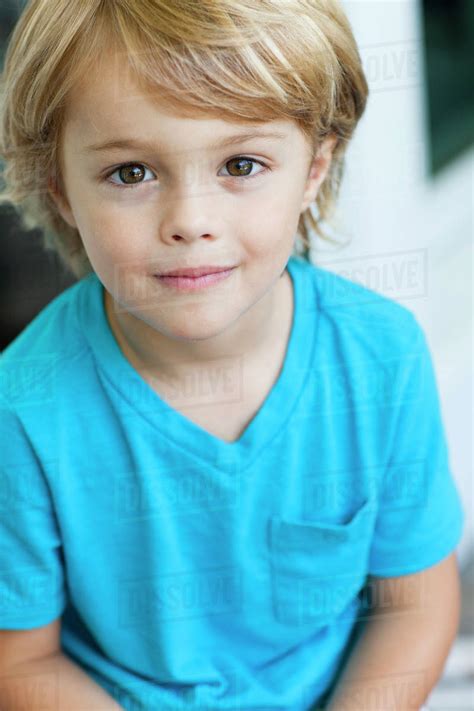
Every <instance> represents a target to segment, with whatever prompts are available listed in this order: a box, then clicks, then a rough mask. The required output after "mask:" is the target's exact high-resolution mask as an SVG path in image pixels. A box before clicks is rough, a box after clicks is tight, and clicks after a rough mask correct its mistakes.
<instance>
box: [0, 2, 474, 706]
mask: <svg viewBox="0 0 474 711" xmlns="http://www.w3.org/2000/svg"><path fill="white" fill-rule="evenodd" d="M24 4H25V3H24V2H23V1H22V0H0V67H1V65H2V60H3V55H4V50H5V44H6V42H7V40H8V37H9V35H10V33H11V30H12V29H13V26H14V23H15V21H16V19H17V17H18V15H19V13H20V12H21V9H22V7H23V6H24ZM342 5H343V7H344V9H345V11H346V13H347V15H348V18H349V20H350V22H351V24H352V27H353V31H354V35H355V37H356V40H357V42H358V45H359V49H360V54H361V58H362V62H363V66H364V70H365V73H366V76H367V80H368V83H369V88H370V96H369V103H368V106H367V110H366V113H365V114H364V116H363V118H362V120H361V122H360V124H359V126H358V128H357V131H356V134H355V137H354V139H353V141H352V143H351V144H350V146H349V149H348V153H347V164H346V172H345V177H344V181H343V185H342V189H341V196H340V202H339V207H338V210H337V214H336V219H335V222H334V224H333V226H331V227H329V226H328V229H327V231H328V232H329V233H330V234H331V235H332V236H333V237H334V238H335V239H337V240H338V241H339V242H340V245H341V246H340V247H335V246H333V245H329V244H328V243H322V242H321V241H320V240H317V241H315V243H314V247H313V250H312V254H311V257H312V260H313V262H314V263H317V264H318V265H320V266H322V267H324V268H326V269H328V270H331V271H333V272H335V273H338V274H341V275H342V276H345V277H346V278H349V279H351V280H353V281H356V282H359V283H361V284H363V285H365V286H367V287H369V288H371V289H373V290H375V291H377V292H380V293H382V294H384V295H386V296H388V297H389V298H391V299H394V300H396V301H398V302H400V303H402V304H403V305H405V306H406V307H407V308H409V309H410V310H411V311H413V312H414V314H415V315H416V317H417V319H418V320H419V322H420V324H421V325H422V327H423V329H424V332H425V333H426V336H427V339H428V342H429V344H430V347H431V352H432V356H433V362H434V366H435V370H436V375H437V381H438V388H439V394H440V399H441V404H442V411H443V419H444V423H445V428H446V434H447V438H448V444H449V450H450V462H451V469H452V472H453V476H454V478H455V480H456V483H457V486H458V489H459V491H460V494H461V497H462V499H463V504H464V509H465V512H466V527H465V531H464V535H463V539H462V540H461V542H460V545H459V547H458V549H457V555H458V561H459V566H460V570H461V577H462V585H463V590H462V597H463V610H462V619H461V625H460V630H459V635H458V638H457V640H456V643H455V645H454V646H453V649H452V651H451V653H450V656H449V658H448V661H447V664H446V666H445V669H444V672H443V676H442V678H441V679H440V682H439V683H438V685H437V686H436V688H435V689H434V690H433V692H432V694H431V696H430V698H429V699H428V701H427V704H426V706H425V707H424V708H425V709H429V710H430V711H435V710H438V709H439V711H448V710H451V711H457V710H459V711H461V710H463V711H464V710H465V709H466V710H467V709H470V710H472V709H473V708H474V645H473V640H474V550H473V548H474V547H473V516H472V512H473V510H474V507H473V487H472V470H473V466H472V465H473V454H472V431H473V422H472V412H473V408H472V395H473V383H472V371H473V368H472V303H473V293H472V235H473V223H472V218H473V202H474V200H473V184H474V181H473V165H474V163H473V153H474V81H473V77H474V72H473V69H474V66H473V65H474V54H473V51H472V48H473V45H474V0H402V1H400V0H370V1H366V0H342ZM0 168H1V164H0ZM0 239H1V249H0V296H1V299H0V304H1V307H0V309H1V310H0V350H3V349H4V348H5V347H6V346H7V345H8V344H9V343H10V342H11V341H12V340H13V339H14V338H15V337H16V335H18V334H19V333H20V331H22V330H23V328H24V327H25V326H26V325H27V324H28V323H29V322H30V321H31V320H32V319H33V318H34V317H35V315H36V314H37V313H38V312H39V311H40V310H41V309H42V308H43V307H44V306H45V305H46V304H47V303H49V302H50V301H51V300H52V299H53V298H54V297H55V296H56V295H57V294H59V293H61V292H62V291H63V290H64V289H65V288H67V287H68V286H69V285H71V284H73V283H74V282H75V278H74V277H73V275H72V274H71V273H69V272H68V271H67V270H66V269H65V268H64V267H63V266H62V265H61V263H60V262H59V260H58V258H57V257H56V256H55V255H54V254H53V253H50V252H46V251H44V250H43V248H42V242H41V234H40V233H38V232H29V233H26V234H25V233H22V231H21V230H20V228H19V226H18V223H17V218H16V216H15V213H14V212H13V211H11V210H9V209H8V208H0ZM448 604H449V603H448Z"/></svg>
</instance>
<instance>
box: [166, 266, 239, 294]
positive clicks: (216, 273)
mask: <svg viewBox="0 0 474 711" xmlns="http://www.w3.org/2000/svg"><path fill="white" fill-rule="evenodd" d="M234 269H235V267H211V266H205V267H196V268H194V269H176V270H175V271H172V272H166V273H165V274H156V275H155V276H156V277H157V278H158V279H159V280H160V282H161V283H162V284H164V285H166V286H170V287H172V288H173V289H178V290H179V291H198V290H199V289H204V288H206V287H208V286H211V285H213V284H217V283H218V282H220V281H223V280H224V279H227V277H228V276H229V275H230V274H232V272H233V271H234Z"/></svg>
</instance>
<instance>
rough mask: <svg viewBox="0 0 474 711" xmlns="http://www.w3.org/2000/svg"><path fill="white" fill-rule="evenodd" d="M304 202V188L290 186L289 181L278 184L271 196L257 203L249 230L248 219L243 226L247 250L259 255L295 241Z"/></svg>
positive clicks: (284, 246)
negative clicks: (247, 227)
mask: <svg viewBox="0 0 474 711" xmlns="http://www.w3.org/2000/svg"><path fill="white" fill-rule="evenodd" d="M301 203H302V190H300V189H299V186H297V188H296V189H295V187H294V186H290V188H289V186H288V184H287V183H285V184H284V185H277V186H276V189H275V190H273V191H272V193H271V195H270V196H268V195H267V196H266V199H265V200H263V201H261V202H257V203H256V206H255V209H254V211H253V217H252V219H251V220H249V230H248V232H247V231H246V229H245V222H244V223H243V224H242V228H241V233H242V236H243V240H244V241H245V244H246V246H248V250H249V251H250V252H251V253H253V254H256V255H257V254H260V253H261V254H264V253H266V252H268V250H269V249H274V248H275V247H276V248H278V246H281V248H282V249H283V250H284V249H286V248H287V247H288V244H290V243H292V242H293V239H294V237H295V234H296V231H297V228H298V221H299V216H300V208H301Z"/></svg>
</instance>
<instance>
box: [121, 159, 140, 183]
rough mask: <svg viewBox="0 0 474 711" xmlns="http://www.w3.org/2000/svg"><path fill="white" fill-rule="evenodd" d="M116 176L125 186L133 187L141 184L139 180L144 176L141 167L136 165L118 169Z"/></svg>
mask: <svg viewBox="0 0 474 711" xmlns="http://www.w3.org/2000/svg"><path fill="white" fill-rule="evenodd" d="M118 174H119V176H120V179H121V180H123V181H124V182H125V183H126V184H128V185H133V184H134V183H140V182H141V178H143V177H144V175H145V170H144V168H143V166H140V165H138V164H133V165H124V166H122V167H121V168H119V169H118Z"/></svg>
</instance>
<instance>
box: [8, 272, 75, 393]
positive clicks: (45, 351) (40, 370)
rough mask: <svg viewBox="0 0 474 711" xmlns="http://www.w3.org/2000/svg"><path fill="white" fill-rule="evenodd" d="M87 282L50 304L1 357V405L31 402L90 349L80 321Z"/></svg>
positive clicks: (56, 298) (73, 286)
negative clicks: (59, 373) (78, 312)
mask: <svg viewBox="0 0 474 711" xmlns="http://www.w3.org/2000/svg"><path fill="white" fill-rule="evenodd" d="M88 283H89V280H88V278H84V279H81V280H80V281H78V282H77V283H75V284H73V285H72V286H70V287H68V288H67V289H66V290H65V291H63V292H62V293H61V294H59V295H58V296H56V297H55V298H54V299H53V300H52V301H51V302H50V303H49V304H47V305H46V306H45V307H44V308H43V309H42V310H41V311H40V312H39V313H38V314H37V315H36V316H35V317H34V318H33V319H32V321H30V323H29V324H28V325H27V326H26V327H25V328H24V329H23V330H22V331H21V333H19V334H18V336H17V337H16V338H15V339H14V340H13V341H12V342H11V343H10V344H9V345H8V346H7V347H6V348H5V349H4V350H3V352H2V354H1V356H0V403H1V404H2V405H3V407H5V406H12V405H16V404H18V405H20V406H21V404H22V402H23V401H25V402H28V403H29V402H32V401H33V400H34V398H35V393H36V394H37V395H38V397H39V398H40V400H41V393H42V392H43V393H44V391H45V390H46V389H47V387H48V386H47V383H48V382H49V383H50V382H51V381H52V379H55V378H56V377H57V375H58V372H59V371H60V370H61V369H63V368H64V367H67V366H68V364H70V363H71V362H72V361H74V360H75V359H78V358H80V356H81V354H83V353H84V350H85V349H86V348H87V347H88V346H87V341H86V339H85V338H84V336H83V333H82V331H81V328H80V324H79V320H78V318H77V310H78V301H79V299H80V295H81V292H82V291H84V289H87V287H88Z"/></svg>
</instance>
